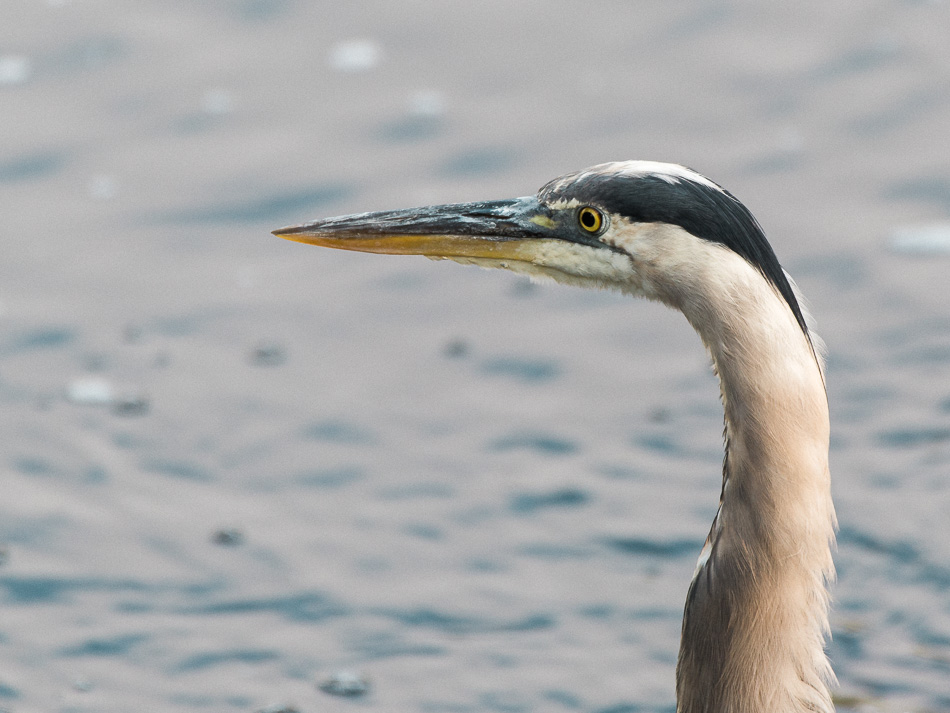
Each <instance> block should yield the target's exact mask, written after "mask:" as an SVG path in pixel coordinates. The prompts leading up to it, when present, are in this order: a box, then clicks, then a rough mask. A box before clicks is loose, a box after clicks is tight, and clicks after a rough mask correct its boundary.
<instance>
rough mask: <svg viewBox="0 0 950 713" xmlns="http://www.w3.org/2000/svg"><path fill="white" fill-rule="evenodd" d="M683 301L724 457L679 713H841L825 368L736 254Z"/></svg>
mask: <svg viewBox="0 0 950 713" xmlns="http://www.w3.org/2000/svg"><path fill="white" fill-rule="evenodd" d="M746 266H747V264H746ZM723 268H732V269H723ZM709 275H716V276H717V277H716V279H712V278H709ZM722 275H729V276H730V277H729V278H728V279H722ZM681 294H682V295H688V296H689V297H688V299H685V300H675V302H679V303H678V304H674V306H676V307H678V308H679V309H681V310H682V311H683V312H684V314H686V316H687V318H688V319H689V320H690V322H691V323H692V324H693V326H694V327H695V328H696V330H697V331H698V332H699V334H700V336H701V337H702V339H703V341H704V343H705V344H706V346H707V348H708V350H709V352H710V354H711V356H712V359H713V363H714V366H715V369H716V372H717V374H718V376H719V379H720V386H721V391H722V395H723V406H724V409H725V424H726V427H725V438H726V457H725V461H724V464H723V486H722V498H721V503H720V509H719V512H718V513H717V515H716V519H715V521H714V522H713V526H712V529H711V531H710V534H709V537H708V539H707V542H706V547H705V548H704V550H703V555H702V557H701V558H700V563H699V564H698V566H697V570H696V575H695V577H694V580H693V582H692V584H691V586H690V591H689V596H688V598H687V603H686V611H685V614H684V619H683V636H682V642H681V648H680V657H679V664H678V666H677V700H678V705H677V710H678V712H679V713H724V712H728V713H792V712H795V711H798V712H804V711H809V712H811V713H815V712H816V711H817V712H826V711H832V710H833V706H832V704H831V700H830V694H829V692H828V683H829V681H830V680H832V679H833V674H832V673H831V670H830V667H829V665H828V662H827V659H826V657H825V654H824V650H823V645H824V637H825V634H826V633H827V628H828V620H827V609H828V595H827V588H826V585H827V582H828V580H829V579H831V578H832V577H833V574H834V569H833V564H832V561H831V543H832V541H833V537H834V509H833V506H832V502H831V495H830V479H829V473H828V410H827V400H826V396H825V390H824V383H823V378H822V374H821V369H820V367H819V363H818V358H817V357H816V355H815V352H814V349H813V348H812V344H811V341H810V340H809V338H808V337H807V335H806V334H805V333H804V331H803V330H802V327H801V325H800V324H799V323H798V322H797V321H796V319H795V317H794V315H793V314H792V312H791V310H790V309H789V308H788V305H787V304H786V303H785V301H784V300H783V299H782V298H781V296H780V295H779V294H778V293H777V291H776V290H775V289H774V288H773V287H772V286H771V285H770V284H769V283H768V281H767V280H765V279H764V278H763V277H762V276H761V275H760V274H759V273H757V272H756V271H755V270H753V269H751V268H749V269H745V268H744V267H743V266H742V264H741V263H737V262H736V261H735V259H733V258H732V257H730V256H728V255H726V256H724V257H723V260H722V261H720V264H719V265H717V266H716V268H715V269H714V270H710V271H709V272H707V273H706V275H704V274H702V272H700V273H699V274H697V276H696V280H695V281H694V282H693V284H691V285H689V286H687V288H686V289H685V290H684V292H683V293H681Z"/></svg>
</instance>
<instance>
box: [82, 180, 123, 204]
mask: <svg viewBox="0 0 950 713" xmlns="http://www.w3.org/2000/svg"><path fill="white" fill-rule="evenodd" d="M88 190H89V196H90V197H91V198H95V199H96V200H100V201H106V200H109V199H111V198H115V196H116V194H117V193H118V192H119V182H118V181H117V180H116V178H115V176H110V175H108V174H105V173H100V174H97V175H95V176H93V177H92V178H91V179H89V185H88Z"/></svg>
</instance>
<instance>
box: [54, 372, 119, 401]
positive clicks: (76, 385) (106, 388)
mask: <svg viewBox="0 0 950 713" xmlns="http://www.w3.org/2000/svg"><path fill="white" fill-rule="evenodd" d="M66 398H67V399H69V400H70V401H72V402H73V403H74V404H79V405H81V406H108V405H109V404H111V403H112V402H113V401H114V400H115V388H114V387H113V386H112V383H111V382H110V381H109V380H108V379H103V378H101V377H83V378H80V379H74V380H73V381H72V382H70V384H69V386H67V387H66Z"/></svg>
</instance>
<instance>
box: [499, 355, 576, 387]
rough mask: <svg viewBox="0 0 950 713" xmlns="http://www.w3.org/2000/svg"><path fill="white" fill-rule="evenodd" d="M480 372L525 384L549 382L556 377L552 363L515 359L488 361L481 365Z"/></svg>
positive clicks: (554, 365) (503, 358)
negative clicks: (505, 377)
mask: <svg viewBox="0 0 950 713" xmlns="http://www.w3.org/2000/svg"><path fill="white" fill-rule="evenodd" d="M482 371H484V372H485V373H486V374H489V375H491V376H508V377H512V378H515V379H518V380H519V381H524V382H527V383H531V382H542V381H550V380H551V379H553V378H555V377H556V376H557V375H558V368H557V365H556V364H555V363H554V362H551V361H548V360H544V359H519V358H516V357H496V358H494V359H489V360H487V361H485V362H484V363H483V364H482Z"/></svg>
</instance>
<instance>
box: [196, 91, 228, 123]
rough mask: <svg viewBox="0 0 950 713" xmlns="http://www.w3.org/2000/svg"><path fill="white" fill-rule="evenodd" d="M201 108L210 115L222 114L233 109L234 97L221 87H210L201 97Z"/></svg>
mask: <svg viewBox="0 0 950 713" xmlns="http://www.w3.org/2000/svg"><path fill="white" fill-rule="evenodd" d="M201 109H202V110H203V111H204V112H205V114H210V115H211V116H223V115H225V114H230V113H231V112H232V111H234V97H233V96H232V94H231V92H229V91H228V90H227V89H223V88H222V87H212V88H211V89H209V90H208V91H206V92H205V93H204V96H203V97H201Z"/></svg>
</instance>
